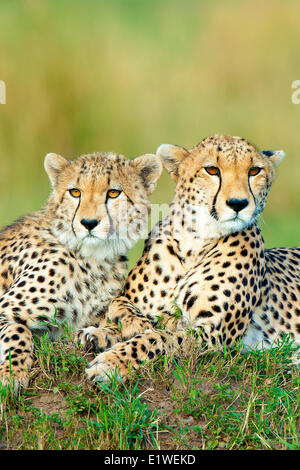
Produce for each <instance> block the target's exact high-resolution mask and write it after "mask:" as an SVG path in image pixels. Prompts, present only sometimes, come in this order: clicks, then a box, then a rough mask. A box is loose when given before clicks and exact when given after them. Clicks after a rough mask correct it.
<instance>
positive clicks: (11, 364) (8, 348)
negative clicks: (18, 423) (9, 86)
mask: <svg viewBox="0 0 300 470" xmlns="http://www.w3.org/2000/svg"><path fill="white" fill-rule="evenodd" d="M32 352H33V338H32V333H31V331H30V330H29V329H28V328H27V327H26V326H23V325H21V324H18V323H14V322H10V321H6V320H2V321H1V320H0V382H1V384H2V385H4V386H6V385H11V386H12V388H13V390H14V392H15V393H17V392H18V390H19V389H20V388H22V387H27V385H28V382H29V371H30V368H31V366H32V362H33V359H32Z"/></svg>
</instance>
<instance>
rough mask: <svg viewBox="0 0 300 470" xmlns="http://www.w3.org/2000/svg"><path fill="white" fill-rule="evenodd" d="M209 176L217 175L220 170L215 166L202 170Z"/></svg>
mask: <svg viewBox="0 0 300 470" xmlns="http://www.w3.org/2000/svg"><path fill="white" fill-rule="evenodd" d="M204 169H205V171H206V172H207V173H208V174H209V175H219V174H220V170H219V168H217V167H216V166H207V167H205V168H204Z"/></svg>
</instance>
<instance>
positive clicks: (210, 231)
mask: <svg viewBox="0 0 300 470" xmlns="http://www.w3.org/2000/svg"><path fill="white" fill-rule="evenodd" d="M184 210H185V217H184V221H185V223H184V228H188V227H192V228H193V230H194V232H193V234H192V235H191V234H190V235H191V238H195V237H197V238H199V239H202V240H206V239H218V238H221V237H225V236H226V235H230V234H231V233H234V232H239V231H241V230H244V229H245V228H246V227H248V226H249V225H251V224H252V223H253V222H254V218H252V219H251V220H250V221H248V222H247V221H245V220H242V219H240V218H235V219H231V220H225V221H222V220H216V219H215V218H214V217H212V216H211V214H210V212H209V210H208V208H207V207H205V206H190V210H189V209H187V208H185V209H184ZM191 210H193V211H194V214H193V215H192V212H191ZM192 218H193V219H194V222H192V221H191V219H192ZM176 222H177V223H178V224H179V226H178V230H177V231H178V233H182V226H181V219H180V217H177V218H176V219H175V220H174V226H176ZM184 233H185V236H188V235H189V232H188V231H187V230H184Z"/></svg>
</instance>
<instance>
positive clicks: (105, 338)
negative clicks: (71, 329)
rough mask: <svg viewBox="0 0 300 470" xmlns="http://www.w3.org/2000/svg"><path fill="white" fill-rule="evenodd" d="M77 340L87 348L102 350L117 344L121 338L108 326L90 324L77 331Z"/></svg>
mask: <svg viewBox="0 0 300 470" xmlns="http://www.w3.org/2000/svg"><path fill="white" fill-rule="evenodd" d="M75 341H76V343H77V344H79V345H80V346H83V347H84V348H85V349H88V350H92V351H96V352H102V351H105V349H109V348H111V347H112V346H113V345H114V344H116V343H117V342H118V341H119V338H118V336H117V335H115V334H113V333H112V332H111V331H108V330H107V329H106V328H96V327H94V326H89V327H87V328H83V329H81V330H78V331H77V333H76V336H75Z"/></svg>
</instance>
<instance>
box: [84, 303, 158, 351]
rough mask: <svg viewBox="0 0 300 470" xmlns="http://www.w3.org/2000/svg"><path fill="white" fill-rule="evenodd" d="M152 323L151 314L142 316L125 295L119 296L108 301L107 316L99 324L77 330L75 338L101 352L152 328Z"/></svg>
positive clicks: (88, 347)
mask: <svg viewBox="0 0 300 470" xmlns="http://www.w3.org/2000/svg"><path fill="white" fill-rule="evenodd" d="M153 323H154V322H153V319H152V317H151V315H147V316H144V315H143V314H142V313H141V312H140V310H139V309H138V308H137V307H136V306H135V305H134V304H133V303H132V302H130V301H129V300H128V299H127V298H126V297H124V296H119V297H116V299H114V300H113V301H112V302H111V303H110V306H109V310H108V314H107V317H106V318H105V319H104V320H103V321H102V322H101V323H100V325H99V326H98V327H94V326H89V327H87V328H83V329H81V330H78V332H77V333H76V338H75V340H76V342H77V343H78V344H79V345H81V346H83V347H85V348H87V349H91V350H94V351H96V352H99V351H100V352H102V351H104V350H105V349H109V348H111V347H112V346H114V345H115V344H116V343H118V342H120V341H127V340H129V339H131V338H133V337H134V336H136V335H138V334H140V333H144V332H145V331H146V330H147V329H152V328H153Z"/></svg>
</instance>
